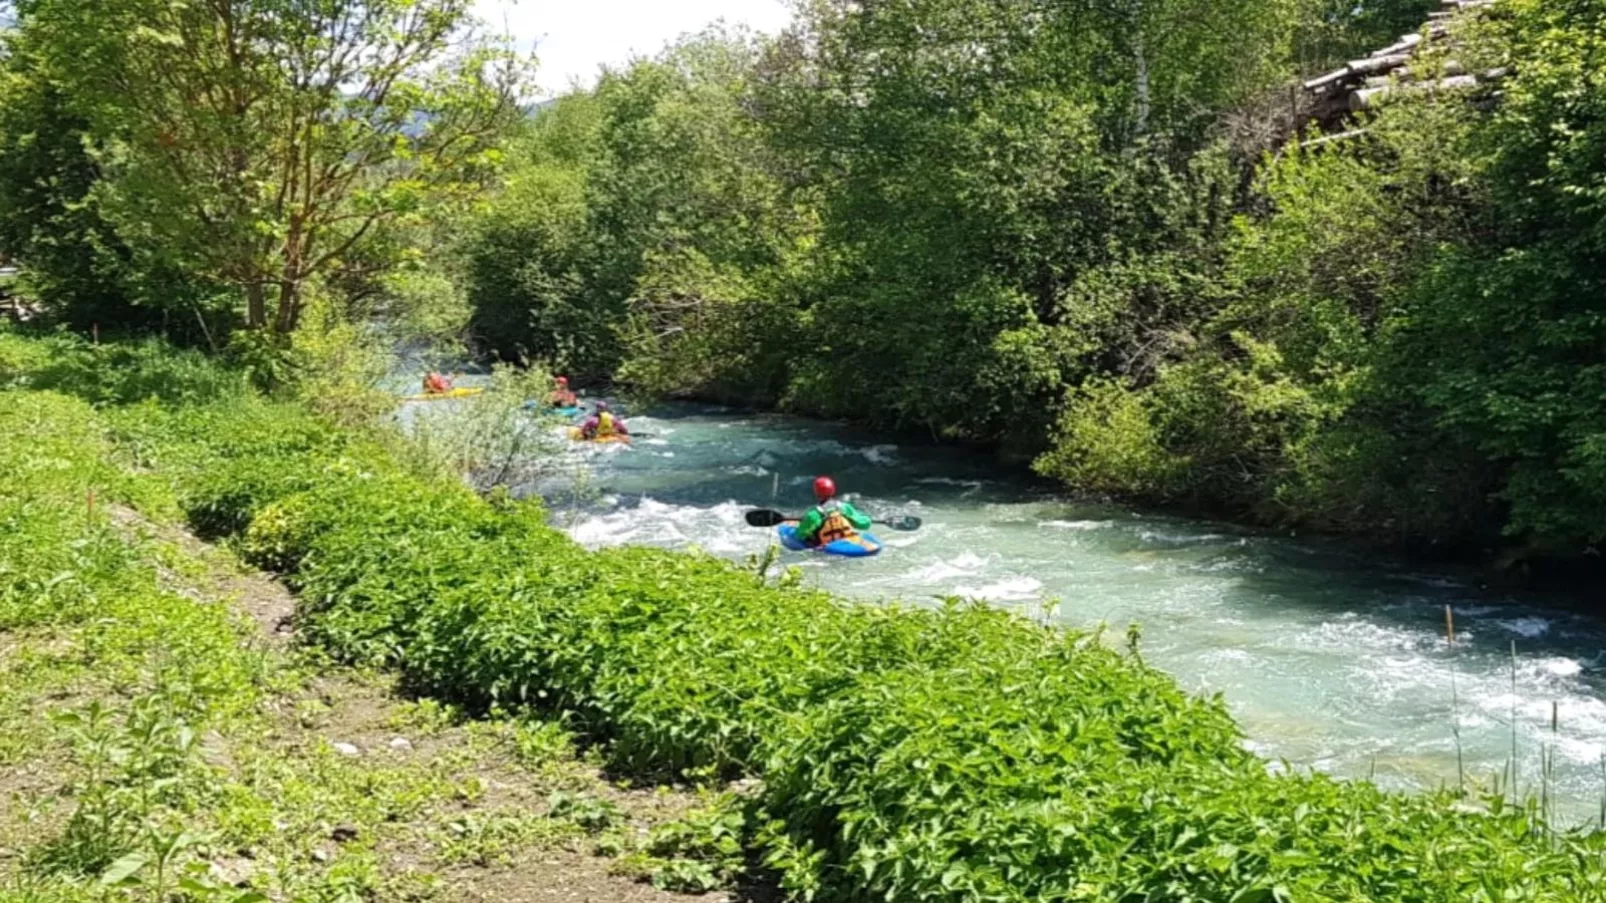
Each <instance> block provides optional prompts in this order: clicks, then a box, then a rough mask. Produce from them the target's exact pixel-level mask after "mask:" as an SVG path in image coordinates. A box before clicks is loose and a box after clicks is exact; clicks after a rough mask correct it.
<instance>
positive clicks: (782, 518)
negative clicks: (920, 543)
mask: <svg viewBox="0 0 1606 903" xmlns="http://www.w3.org/2000/svg"><path fill="white" fill-rule="evenodd" d="M795 520H798V518H796V517H789V516H787V515H785V514H782V513H781V512H779V511H771V510H770V509H768V508H760V509H758V510H757V511H749V512H747V525H748V526H749V527H778V526H780V525H781V524H784V523H786V522H787V521H795ZM875 523H878V524H880V525H881V526H883V527H891V528H892V529H894V530H902V531H904V532H906V533H907V532H910V531H913V530H918V529H920V524H921V523H922V521H921V520H920V518H918V517H915V516H914V515H912V514H903V515H899V516H898V517H894V518H890V519H888V520H877V521H875Z"/></svg>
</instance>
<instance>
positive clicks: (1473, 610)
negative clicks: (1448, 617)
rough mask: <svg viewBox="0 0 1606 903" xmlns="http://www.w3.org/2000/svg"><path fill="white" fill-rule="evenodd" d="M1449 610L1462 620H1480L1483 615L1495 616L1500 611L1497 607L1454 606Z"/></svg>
mask: <svg viewBox="0 0 1606 903" xmlns="http://www.w3.org/2000/svg"><path fill="white" fill-rule="evenodd" d="M1451 610H1453V611H1454V612H1455V613H1456V614H1458V615H1460V616H1462V617H1464V618H1481V617H1483V616H1484V615H1492V614H1495V613H1497V612H1499V611H1501V610H1502V609H1501V608H1500V606H1498V605H1454V606H1451Z"/></svg>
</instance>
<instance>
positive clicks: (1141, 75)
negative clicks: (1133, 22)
mask: <svg viewBox="0 0 1606 903" xmlns="http://www.w3.org/2000/svg"><path fill="white" fill-rule="evenodd" d="M1137 55H1138V80H1137V81H1138V83H1137V95H1138V96H1137V101H1138V103H1137V106H1138V116H1137V120H1138V121H1137V128H1136V137H1137V138H1140V139H1141V138H1143V137H1145V136H1146V135H1148V134H1149V106H1150V103H1149V58H1148V56H1147V55H1145V54H1144V52H1143V34H1142V33H1141V32H1139V34H1138V36H1137Z"/></svg>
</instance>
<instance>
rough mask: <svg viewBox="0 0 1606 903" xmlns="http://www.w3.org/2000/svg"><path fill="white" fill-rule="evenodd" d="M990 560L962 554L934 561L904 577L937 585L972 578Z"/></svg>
mask: <svg viewBox="0 0 1606 903" xmlns="http://www.w3.org/2000/svg"><path fill="white" fill-rule="evenodd" d="M989 562H990V559H985V558H982V557H981V556H980V555H977V554H976V553H975V552H961V553H960V554H959V556H958V557H956V558H952V559H947V560H944V561H934V562H932V563H930V564H927V565H924V566H922V567H917V568H915V569H914V570H912V571H909V572H908V573H906V574H904V577H905V578H907V579H909V580H913V581H915V582H916V583H937V582H940V581H943V580H952V579H953V578H955V577H971V576H974V575H975V574H976V572H977V571H980V570H981V569H982V568H985V567H986V566H987V565H988V563H989Z"/></svg>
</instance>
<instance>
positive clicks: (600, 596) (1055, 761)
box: [125, 402, 1606, 903]
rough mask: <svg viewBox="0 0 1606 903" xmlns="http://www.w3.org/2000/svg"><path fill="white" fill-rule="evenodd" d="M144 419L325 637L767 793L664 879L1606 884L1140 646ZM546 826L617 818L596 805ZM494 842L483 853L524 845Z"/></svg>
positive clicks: (1383, 890) (1223, 887) (287, 443)
mask: <svg viewBox="0 0 1606 903" xmlns="http://www.w3.org/2000/svg"><path fill="white" fill-rule="evenodd" d="M139 413H140V416H139V417H138V419H137V423H134V424H128V425H126V426H125V429H126V430H127V431H128V439H129V441H132V442H135V443H136V445H137V447H138V448H140V449H141V455H142V457H143V458H144V459H146V460H148V461H150V462H153V464H154V466H155V467H156V469H157V470H158V472H160V473H162V474H163V475H164V476H167V477H168V478H170V479H172V480H173V481H174V482H175V484H176V485H177V486H178V488H179V491H180V496H181V498H182V499H183V501H184V504H185V505H186V507H187V508H188V510H190V511H191V512H192V516H195V517H198V518H200V519H202V520H204V521H205V522H207V523H227V524H231V525H233V526H234V528H235V529H244V530H245V540H244V542H243V544H242V548H243V549H244V550H245V551H246V552H247V554H248V555H250V556H251V557H253V558H255V559H257V560H259V561H262V562H264V563H270V564H273V565H275V566H277V567H281V568H284V569H285V570H286V572H287V574H288V575H289V579H290V580H291V581H292V582H293V584H294V585H295V586H296V588H297V589H298V590H299V592H300V594H301V599H302V610H301V613H300V614H301V623H302V626H303V630H304V636H305V637H306V638H307V639H308V640H310V641H314V642H318V643H321V644H323V645H324V646H325V647H326V648H327V649H329V650H330V651H331V652H333V653H334V654H336V655H337V656H340V657H344V658H347V659H351V660H356V661H364V662H384V663H389V664H392V665H394V666H396V667H398V668H399V669H400V670H401V672H402V674H403V675H404V678H405V679H406V681H407V683H408V685H409V686H410V687H411V688H413V689H415V690H416V691H418V692H422V693H428V694H433V695H435V696H438V697H441V698H445V699H449V700H454V701H457V702H460V703H462V704H464V705H465V706H467V707H468V708H469V709H470V710H477V711H484V710H488V709H491V708H493V707H501V708H502V709H504V710H507V709H520V708H527V709H531V710H534V711H538V712H547V713H556V714H561V715H563V716H564V717H566V718H567V719H568V723H569V724H570V725H572V726H573V727H574V729H575V730H577V731H579V732H580V734H581V735H582V736H584V737H585V738H586V739H587V740H588V741H589V742H591V743H594V744H598V745H600V747H601V748H602V749H603V751H604V754H605V755H606V757H607V759H608V760H609V761H610V762H611V763H612V765H613V766H614V768H615V769H616V771H617V772H619V773H629V774H645V775H665V774H669V775H674V774H679V775H689V776H695V777H697V778H698V779H706V778H708V777H723V776H736V775H742V774H748V775H753V776H756V777H758V778H760V779H761V781H760V783H759V784H758V785H757V786H756V789H755V791H754V794H753V796H752V797H751V798H750V800H749V801H747V802H746V803H745V804H742V803H737V802H735V801H731V802H728V803H724V804H720V805H718V806H716V807H715V808H713V809H711V810H710V811H708V812H706V813H689V814H688V817H687V819H686V820H685V821H684V822H683V823H682V824H681V825H679V826H677V827H673V828H665V829H662V830H661V831H660V832H658V834H657V835H656V836H655V837H654V838H653V839H652V840H651V841H650V844H649V850H657V851H658V852H657V853H650V852H649V855H651V856H652V857H653V859H654V864H653V865H652V869H651V870H652V871H654V872H656V874H657V876H658V880H659V882H660V883H661V884H663V885H664V886H674V887H683V888H694V887H702V886H706V885H707V883H708V880H709V879H710V878H711V877H718V876H719V875H720V874H721V873H722V872H724V871H726V870H729V869H733V868H734V867H735V856H734V852H733V848H732V839H733V838H736V837H742V838H743V842H744V844H751V845H753V846H754V847H756V849H757V851H758V852H759V853H761V854H762V856H763V857H764V859H765V861H766V863H767V865H768V867H769V868H771V869H774V870H775V871H776V872H777V873H778V874H779V875H780V876H781V879H782V881H783V884H784V886H785V887H786V888H787V889H788V890H789V891H790V892H792V893H794V894H796V895H798V896H800V897H802V898H821V897H823V898H849V899H857V898H870V897H877V898H896V899H913V898H922V899H938V900H979V899H998V900H1022V901H1024V900H1034V899H1043V898H1045V897H1054V896H1059V897H1062V898H1065V899H1083V900H1106V901H1112V903H1113V901H1125V900H1131V899H1145V898H1146V899H1202V900H1229V899H1239V900H1249V899H1254V900H1271V899H1277V898H1279V897H1281V898H1285V899H1302V900H1314V901H1334V903H1337V901H1348V900H1358V899H1395V898H1398V899H1423V900H1444V901H1449V900H1483V901H1488V903H1493V901H1496V900H1506V899H1546V900H1571V899H1577V900H1585V899H1591V898H1592V895H1597V894H1598V893H1599V891H1600V889H1601V882H1602V880H1603V878H1606V876H1603V874H1602V872H1601V870H1600V865H1599V863H1600V861H1601V860H1600V844H1601V842H1602V838H1601V836H1600V835H1591V834H1562V833H1558V832H1552V831H1549V830H1548V829H1546V828H1544V827H1542V826H1541V824H1540V823H1539V822H1538V821H1537V819H1536V816H1535V814H1534V813H1533V812H1532V811H1530V810H1528V809H1524V808H1513V807H1510V806H1501V805H1495V804H1493V803H1491V804H1490V808H1489V809H1488V810H1486V811H1480V810H1479V809H1478V808H1477V807H1475V806H1473V805H1469V801H1467V800H1464V799H1458V798H1456V797H1454V796H1452V795H1449V794H1429V795H1425V796H1416V797H1411V796H1403V795H1396V794H1387V793H1383V792H1381V791H1379V790H1378V789H1377V788H1375V787H1374V786H1372V785H1370V784H1368V783H1365V782H1353V783H1342V782H1336V781H1332V780H1329V779H1327V778H1324V777H1320V776H1311V775H1304V774H1289V773H1281V774H1274V773H1271V772H1270V771H1268V769H1267V767H1266V764H1265V763H1264V762H1262V761H1260V760H1258V759H1256V758H1255V757H1254V756H1252V755H1250V754H1249V753H1247V752H1245V751H1244V750H1243V748H1242V746H1241V742H1240V741H1241V737H1240V734H1239V731H1238V728H1237V726H1236V725H1235V724H1234V723H1233V721H1232V720H1231V718H1230V717H1229V716H1228V715H1227V714H1226V711H1225V709H1224V707H1223V705H1222V704H1221V702H1220V700H1219V699H1198V698H1193V697H1189V696H1187V695H1186V694H1184V693H1183V692H1182V691H1181V690H1180V689H1179V688H1178V687H1177V686H1176V685H1175V683H1174V682H1172V681H1171V680H1170V679H1169V678H1168V677H1166V676H1165V675H1163V674H1161V673H1160V672H1157V671H1154V670H1151V669H1149V668H1148V667H1146V666H1145V665H1143V663H1142V661H1141V659H1140V658H1138V657H1137V656H1136V654H1135V652H1136V649H1135V644H1136V642H1137V638H1136V634H1135V633H1134V634H1133V635H1132V637H1131V640H1130V641H1131V643H1132V644H1133V645H1134V648H1133V649H1132V650H1130V651H1128V652H1125V653H1123V652H1121V651H1117V650H1115V649H1112V648H1110V647H1109V646H1107V645H1106V644H1105V643H1104V641H1103V639H1102V636H1101V635H1100V634H1092V635H1079V634H1068V633H1062V632H1060V631H1057V630H1054V629H1049V628H1045V627H1042V626H1039V625H1035V624H1033V623H1031V622H1028V621H1026V620H1024V619H1021V618H1019V617H1017V616H1014V615H1011V614H1008V613H1005V612H1002V611H998V610H994V609H989V608H986V607H979V606H971V605H964V604H960V603H957V602H955V603H952V604H949V605H947V606H944V607H942V608H939V609H903V608H897V607H875V606H863V605H853V604H848V603H845V602H841V601H838V600H835V599H832V598H830V597H828V596H825V595H823V594H820V593H816V592H811V591H807V590H802V589H797V588H777V587H773V586H769V585H765V584H763V583H761V582H759V581H755V580H754V579H753V575H752V574H751V573H749V572H747V571H745V570H743V569H740V568H737V567H734V566H732V565H730V564H728V563H725V562H721V561H718V560H715V559H712V558H707V557H702V556H695V555H676V554H672V553H666V552H662V551H657V550H649V549H622V550H611V551H604V552H597V553H592V552H587V551H585V550H583V549H580V548H579V547H577V546H576V545H575V544H573V543H572V542H571V541H569V540H568V539H567V538H565V537H563V536H562V535H561V534H559V533H557V532H556V531H554V530H552V529H550V528H549V527H547V526H545V525H544V524H543V523H542V522H541V518H540V512H539V511H534V510H531V509H529V508H527V507H526V506H523V505H517V504H512V505H509V504H503V503H496V504H493V503H491V502H487V501H485V500H482V499H481V498H479V497H478V496H476V495H475V494H474V493H473V492H472V491H470V490H469V489H468V488H467V487H465V486H463V485H462V484H461V483H460V482H458V481H456V480H446V481H442V480H439V479H426V478H421V477H419V476H417V475H415V474H414V473H413V472H411V471H410V470H409V469H408V468H407V467H405V466H403V465H402V464H401V463H399V462H398V461H396V460H395V459H394V458H393V457H392V456H391V455H389V454H388V453H387V452H385V451H384V450H383V448H382V447H381V446H378V445H375V444H373V443H370V442H368V441H366V440H364V439H362V438H361V437H357V436H353V435H350V434H345V433H340V432H337V431H333V430H331V429H329V428H328V427H327V426H326V425H323V424H321V423H319V422H318V421H316V420H315V419H313V418H310V417H308V416H307V415H306V414H304V413H302V412H299V411H297V410H296V409H294V408H290V407H285V406H276V405H265V404H261V403H239V402H237V403H235V404H233V405H232V406H210V407H204V408H197V409H193V410H179V411H168V412H165V413H163V414H162V415H161V416H154V414H155V412H153V411H151V410H148V409H146V410H142V411H140V412H139ZM248 436H249V437H252V439H251V441H246V438H245V437H248ZM309 473H316V474H317V475H318V476H317V478H316V479H309V478H308V477H307V476H306V475H307V474H309ZM231 483H233V484H234V485H233V487H232V488H231ZM550 808H551V810H552V812H551V815H552V817H553V818H554V819H557V820H566V821H570V822H573V823H574V824H576V825H577V826H580V827H581V828H583V829H586V830H590V831H599V832H602V831H606V830H607V829H608V826H609V825H612V824H614V823H615V821H616V820H617V816H616V815H615V814H614V812H613V811H612V810H611V809H610V807H609V806H608V805H606V804H604V802H603V801H602V800H601V799H600V798H596V797H587V796H586V795H584V794H572V793H571V794H569V795H566V796H563V797H558V798H554V799H553V800H552V801H551V807H550ZM483 827H484V829H485V830H480V828H478V827H473V826H469V827H466V828H465V831H466V832H467V833H465V834H464V836H465V837H480V838H483V839H484V844H485V845H482V844H480V842H479V841H475V846H474V848H475V849H479V848H480V847H481V846H484V849H486V850H491V851H494V849H496V848H497V844H498V843H499V841H497V840H496V838H499V837H508V836H512V835H511V834H508V833H507V832H508V831H515V828H514V827H513V826H512V825H506V826H503V827H494V828H493V827H492V826H491V824H490V823H489V822H487V823H485V824H484V826H483ZM517 830H522V829H517Z"/></svg>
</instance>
